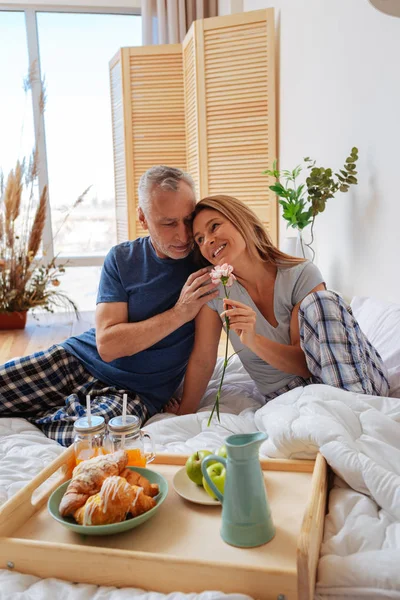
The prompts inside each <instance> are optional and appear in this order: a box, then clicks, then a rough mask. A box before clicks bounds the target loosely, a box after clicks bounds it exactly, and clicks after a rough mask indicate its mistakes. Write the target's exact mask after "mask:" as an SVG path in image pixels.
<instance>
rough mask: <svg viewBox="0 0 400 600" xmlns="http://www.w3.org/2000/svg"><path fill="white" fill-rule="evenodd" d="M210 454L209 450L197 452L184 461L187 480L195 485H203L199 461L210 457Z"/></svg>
mask: <svg viewBox="0 0 400 600" xmlns="http://www.w3.org/2000/svg"><path fill="white" fill-rule="evenodd" d="M210 454H212V452H210V451H209V450H198V451H197V452H195V453H194V454H192V455H191V456H189V458H188V459H187V461H186V464H185V467H186V473H187V476H188V477H189V479H191V480H192V481H194V483H197V485H202V484H203V473H202V472H201V461H202V460H203V458H205V457H206V456H210Z"/></svg>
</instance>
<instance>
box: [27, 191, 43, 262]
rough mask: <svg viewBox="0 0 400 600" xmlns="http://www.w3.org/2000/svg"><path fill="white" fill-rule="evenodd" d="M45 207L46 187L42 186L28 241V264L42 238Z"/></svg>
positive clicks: (37, 249)
mask: <svg viewBox="0 0 400 600" xmlns="http://www.w3.org/2000/svg"><path fill="white" fill-rule="evenodd" d="M46 207H47V186H44V188H43V191H42V193H41V196H40V200H39V204H38V207H37V209H36V214H35V218H34V220H33V225H32V229H31V233H30V236H29V241H28V251H27V258H28V260H29V261H30V262H32V260H33V259H34V258H35V256H36V254H37V253H38V251H39V248H40V243H41V241H42V236H43V228H44V224H45V221H46Z"/></svg>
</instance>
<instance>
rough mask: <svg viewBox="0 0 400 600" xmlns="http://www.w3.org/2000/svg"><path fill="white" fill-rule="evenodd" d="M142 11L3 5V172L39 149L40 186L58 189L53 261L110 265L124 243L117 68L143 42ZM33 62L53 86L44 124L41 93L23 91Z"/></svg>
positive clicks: (47, 237) (47, 235) (47, 238)
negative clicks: (113, 85) (119, 240)
mask: <svg viewBox="0 0 400 600" xmlns="http://www.w3.org/2000/svg"><path fill="white" fill-rule="evenodd" d="M96 10H97V11H100V10H102V11H103V12H102V13H101V14H97V13H96ZM107 10H108V12H107ZM137 12H138V11H137V9H132V10H130V9H126V10H125V9H114V8H112V4H111V3H110V8H109V9H102V8H98V9H86V10H85V11H80V10H79V9H75V10H74V12H71V10H70V9H67V8H62V7H61V6H60V7H58V8H56V7H55V8H51V9H46V12H44V11H43V9H42V11H37V10H35V7H34V6H29V7H27V8H25V9H24V10H19V11H15V12H14V11H13V12H12V11H10V10H5V9H1V8H0V47H1V50H2V55H3V56H7V57H8V59H7V60H3V61H1V63H0V82H1V83H0V133H1V135H0V166H1V167H2V168H3V170H4V172H5V176H6V175H7V173H8V171H9V169H11V168H13V167H14V166H15V161H16V158H17V157H19V158H23V157H26V158H27V159H28V158H29V156H30V155H31V152H32V150H33V148H34V147H35V143H38V144H39V153H40V164H39V171H40V173H41V175H40V178H41V180H40V187H41V189H42V188H43V186H44V185H46V184H48V186H49V199H50V214H49V218H48V219H47V223H46V226H45V231H44V234H43V244H44V247H46V249H47V255H46V256H47V258H48V259H51V258H53V256H57V257H59V258H58V260H59V261H60V262H65V258H66V257H68V259H69V264H70V265H76V266H82V265H85V266H90V265H92V266H96V265H101V264H102V262H103V258H104V256H105V254H106V253H107V251H108V250H109V248H110V247H111V246H112V245H113V244H114V243H115V241H116V235H115V198H114V166H113V146H112V129H111V106H110V85H109V67H108V64H109V61H110V60H111V58H112V57H113V56H114V54H115V53H116V52H117V50H118V49H119V48H120V47H123V46H136V45H141V37H142V36H141V18H140V16H138V15H137V14H136V13H137ZM125 13H128V14H125ZM129 13H131V14H129ZM32 65H36V72H37V73H40V75H41V77H42V79H43V78H44V80H45V89H46V98H47V100H46V109H45V114H44V117H41V116H39V117H38V116H37V115H38V113H39V111H38V110H37V109H33V108H32V100H33V106H34V107H37V106H38V103H39V95H40V89H39V88H40V86H36V88H37V89H36V90H33V91H32V96H31V94H30V93H29V94H24V91H23V81H24V79H25V77H26V76H27V73H28V71H29V67H32ZM34 110H36V112H35V114H36V123H35V125H34V120H33V113H34ZM43 129H44V135H43V132H42V130H43ZM35 133H36V136H35ZM35 137H36V142H35ZM43 140H45V143H44V144H43ZM88 187H90V189H89V191H88V192H87V194H86V196H85V198H84V200H83V202H82V203H80V204H79V206H76V207H75V208H74V209H73V210H72V211H71V210H70V209H71V207H72V206H73V204H74V202H75V201H76V200H77V198H78V197H79V196H80V194H82V192H83V191H84V190H85V189H86V188H88ZM68 212H69V213H70V214H69V216H68V219H67V221H66V222H65V224H63V222H64V220H65V217H66V214H67V213H68ZM62 224H63V225H62ZM61 225H62V227H61V228H60V226H61ZM49 242H50V243H49Z"/></svg>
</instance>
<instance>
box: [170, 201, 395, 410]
mask: <svg viewBox="0 0 400 600" xmlns="http://www.w3.org/2000/svg"><path fill="white" fill-rule="evenodd" d="M193 237H194V241H195V244H196V249H197V252H200V253H201V257H202V260H203V262H204V261H205V262H206V264H209V265H213V266H215V265H221V264H223V263H228V264H230V265H232V266H233V273H234V275H235V276H236V281H235V282H234V284H233V285H232V287H231V288H230V291H229V300H228V299H227V298H224V297H223V296H224V289H223V286H222V285H221V286H220V294H219V296H220V297H219V298H217V299H214V300H211V301H210V302H209V303H208V304H207V305H205V306H204V307H203V308H202V309H201V311H200V312H199V314H198V316H197V318H196V334H195V343H194V348H193V352H192V354H191V357H190V360H189V364H188V368H187V371H186V376H185V382H184V390H183V396H182V401H181V403H180V406H179V405H178V403H177V402H173V401H172V402H171V403H170V406H169V407H168V408H167V410H168V411H169V412H175V413H176V414H187V413H192V412H195V411H196V410H197V408H198V405H199V402H200V400H201V398H202V396H203V394H204V392H205V390H206V387H207V384H208V381H209V380H210V378H211V375H212V373H213V370H214V367H215V362H216V358H217V350H218V342H219V338H220V333H221V328H222V323H223V321H224V320H225V316H227V317H228V318H229V324H230V330H231V332H232V333H231V334H230V341H231V343H232V345H233V347H234V349H235V351H236V352H240V354H239V358H240V360H241V362H242V363H243V365H244V367H245V369H246V370H247V371H248V373H249V375H250V376H251V378H252V379H253V380H254V382H255V383H256V385H257V387H258V389H259V390H260V392H261V393H262V394H263V395H264V396H265V399H266V400H267V401H268V400H270V399H272V398H275V397H276V396H278V395H280V394H283V393H284V392H287V391H288V390H290V389H292V388H294V387H297V386H304V385H308V384H310V383H325V384H328V385H332V386H334V387H338V388H342V389H345V390H349V391H353V392H358V393H361V394H374V395H382V396H387V395H388V393H389V385H388V380H387V372H386V368H385V367H384V365H383V362H382V359H381V357H380V356H379V354H378V353H377V352H376V350H375V349H374V348H373V347H372V345H371V344H370V343H369V341H368V340H367V338H366V337H365V335H364V334H363V333H362V332H361V330H360V328H359V326H358V323H357V322H356V321H355V319H354V317H353V316H352V313H351V309H350V308H349V307H348V306H347V305H346V304H345V303H344V302H343V300H342V298H341V297H340V296H338V294H336V293H335V292H331V291H327V290H326V287H325V283H324V280H323V277H322V275H321V273H320V271H319V269H318V268H317V267H316V266H315V265H314V264H313V263H311V262H309V261H307V260H303V259H300V258H295V257H291V256H288V255H286V254H284V253H283V252H281V251H280V250H278V249H277V248H276V247H275V246H274V245H273V244H272V242H271V240H270V239H269V236H268V234H267V233H266V231H265V229H264V227H263V225H262V223H261V221H260V220H259V219H258V217H257V216H256V215H255V214H254V213H253V212H252V211H251V210H250V209H249V208H248V207H247V206H246V205H245V204H244V203H243V202H241V201H239V200H237V199H236V198H232V197H230V196H211V197H209V198H204V199H203V200H201V201H200V202H199V203H198V204H197V205H196V209H195V212H194V220H193Z"/></svg>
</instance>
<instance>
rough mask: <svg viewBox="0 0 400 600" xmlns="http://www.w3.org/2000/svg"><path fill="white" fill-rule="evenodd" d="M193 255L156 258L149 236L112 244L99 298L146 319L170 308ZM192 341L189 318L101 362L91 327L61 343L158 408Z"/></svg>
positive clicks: (100, 375)
mask: <svg viewBox="0 0 400 600" xmlns="http://www.w3.org/2000/svg"><path fill="white" fill-rule="evenodd" d="M195 270H196V267H195V266H194V264H193V261H192V257H191V256H189V257H187V258H183V259H180V260H174V259H171V258H165V259H162V258H159V257H158V256H157V255H156V253H155V251H154V248H153V246H152V244H151V242H150V238H149V237H144V238H139V239H137V240H135V241H133V242H124V243H122V244H119V245H118V246H114V247H113V248H112V249H111V250H110V252H109V253H108V255H107V256H106V259H105V261H104V265H103V270H102V273H101V278H100V285H99V291H98V295H97V303H100V302H127V303H128V322H129V323H136V322H139V321H144V320H146V319H150V318H151V317H154V316H155V315H158V314H160V313H163V312H165V311H166V310H169V309H170V308H172V307H173V306H174V305H175V304H176V302H177V300H178V298H179V294H180V292H181V289H182V287H183V285H184V283H185V282H186V280H187V278H188V277H189V275H190V274H191V273H193V272H194V271H195ZM193 341H194V322H193V321H190V322H189V323H185V325H182V327H179V329H177V330H176V331H174V332H173V333H171V334H170V335H168V336H167V337H165V338H164V339H162V340H160V341H159V342H157V343H156V344H154V346H151V347H150V348H147V350H143V351H142V352H138V353H137V354H134V355H132V356H124V357H122V358H117V359H116V360H113V361H111V362H110V363H106V362H104V361H103V360H102V359H101V357H100V355H99V353H98V351H97V346H96V332H95V329H90V330H89V331H86V332H85V333H83V334H82V335H79V336H76V337H71V338H69V339H67V340H66V341H64V342H63V343H62V344H61V345H62V346H63V347H64V348H65V350H67V351H68V352H70V353H71V354H73V355H74V356H76V358H78V359H79V361H80V362H81V363H82V364H83V365H84V366H85V368H86V369H87V370H88V371H89V373H91V374H92V375H93V376H94V377H96V378H97V379H99V380H100V381H103V382H104V383H107V384H109V385H111V386H112V387H115V388H117V389H121V390H129V391H133V392H136V393H137V394H138V395H139V396H140V398H141V399H142V400H143V402H144V403H145V404H146V406H147V407H148V409H149V412H150V415H153V414H155V413H156V412H159V411H160V410H161V409H162V407H163V406H164V404H165V403H166V402H168V400H170V398H171V396H172V395H173V393H174V392H175V390H176V389H177V387H178V386H179V384H180V382H181V381H182V379H183V376H184V374H185V370H186V366H187V363H188V360H189V355H190V352H191V350H192V347H193Z"/></svg>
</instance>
